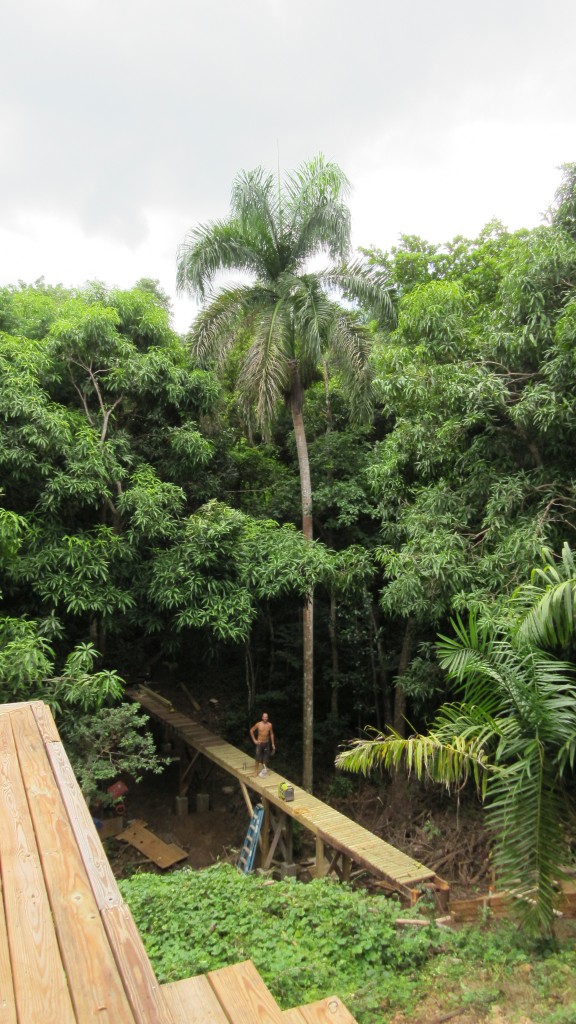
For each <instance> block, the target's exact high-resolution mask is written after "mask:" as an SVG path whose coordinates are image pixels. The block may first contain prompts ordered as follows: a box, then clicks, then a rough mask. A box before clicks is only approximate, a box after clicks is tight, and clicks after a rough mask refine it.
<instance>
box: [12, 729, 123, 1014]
mask: <svg viewBox="0 0 576 1024" xmlns="http://www.w3.org/2000/svg"><path fill="white" fill-rule="evenodd" d="M12 720H13V723H14V728H15V729H16V730H17V735H18V753H19V759H20V768H21V774H22V781H23V783H24V786H25V789H26V792H27V795H28V803H29V808H30V815H31V819H32V823H33V826H34V832H35V835H36V842H37V844H38V850H39V854H40V860H41V864H42V870H43V875H44V880H45V882H46V888H47V892H48V898H49V900H50V905H51V909H52V917H53V921H54V925H55V928H56V933H57V936H58V945H59V948H60V953H61V956H62V962H63V964H64V969H65V971H66V975H67V979H68V986H69V989H70V994H71V997H72V1002H73V1005H74V1010H75V1013H76V1019H77V1021H78V1022H79V1024H80V1022H84V1021H86V1022H90V1021H93V1020H96V1019H97V1020H98V1021H99V1022H102V1024H118V1022H126V1024H133V1021H134V1018H133V1016H132V1013H131V1011H130V1007H129V1004H128V1000H127V998H126V994H125V992H124V987H123V983H122V979H121V977H120V976H119V974H118V970H117V968H116V963H115V961H114V957H113V955H112V950H111V949H110V945H109V942H108V938H107V936H106V932H105V930H104V926H103V924H102V921H101V919H100V914H99V913H98V907H97V905H96V900H95V898H94V894H93V892H92V889H91V886H90V883H89V880H88V877H87V875H86V870H85V868H84V864H83V862H82V858H81V857H80V852H79V850H78V847H77V845H76V842H75V838H74V834H73V832H72V828H71V826H70V822H69V820H68V816H67V814H66V809H65V807H64V803H63V801H62V797H61V795H60V792H59V790H58V787H57V785H56V782H55V780H54V776H53V774H52V769H51V766H50V762H49V760H48V757H47V754H46V750H45V748H44V744H43V742H42V738H41V736H40V733H39V731H38V727H37V724H36V720H35V718H34V717H33V715H32V713H31V712H29V713H28V714H26V713H25V712H23V711H22V712H17V713H15V714H14V715H13V716H12Z"/></svg>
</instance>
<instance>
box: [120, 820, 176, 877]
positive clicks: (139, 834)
mask: <svg viewBox="0 0 576 1024" xmlns="http://www.w3.org/2000/svg"><path fill="white" fill-rule="evenodd" d="M116 839H121V840H122V842H124V843H130V845H131V846H134V847H135V848H136V849H137V850H140V852H141V853H144V854H145V855H146V857H148V858H149V859H150V860H153V861H154V863H155V864H157V865H158V867H159V868H169V867H172V865H173V864H177V863H178V861H181V860H186V858H187V857H188V854H187V852H186V850H183V849H182V848H181V847H180V846H176V844H175V843H165V842H164V841H163V840H162V839H159V837H158V836H156V835H154V833H153V832H151V831H150V829H148V828H146V827H145V826H144V823H143V822H142V821H134V822H132V823H131V824H130V825H129V826H128V828H125V829H124V831H123V832H119V833H118V835H117V836H116Z"/></svg>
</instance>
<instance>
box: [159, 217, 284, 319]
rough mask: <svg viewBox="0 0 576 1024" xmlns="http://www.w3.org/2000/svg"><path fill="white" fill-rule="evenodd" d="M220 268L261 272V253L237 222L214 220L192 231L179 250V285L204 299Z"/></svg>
mask: <svg viewBox="0 0 576 1024" xmlns="http://www.w3.org/2000/svg"><path fill="white" fill-rule="evenodd" d="M221 270H243V271H246V272H247V273H250V274H256V275H260V274H262V272H263V271H264V270H265V267H264V266H263V263H262V258H261V255H260V254H259V253H258V251H257V250H256V249H255V248H254V247H253V246H252V244H251V242H250V239H249V238H247V237H246V235H245V234H244V232H243V231H242V228H241V225H240V224H239V223H238V222H237V221H232V220H230V221H215V222H212V223H210V224H201V225H199V226H198V227H197V228H194V229H193V230H192V231H190V232H189V233H188V234H187V236H186V238H185V239H184V242H183V243H182V245H180V247H179V249H178V253H177V271H176V287H177V290H178V292H179V293H183V292H188V293H189V294H190V295H193V296H195V297H197V298H199V299H200V300H202V301H204V299H205V298H206V294H207V291H208V290H209V289H210V287H211V286H212V282H213V280H214V277H215V276H216V274H217V273H218V272H219V271H221Z"/></svg>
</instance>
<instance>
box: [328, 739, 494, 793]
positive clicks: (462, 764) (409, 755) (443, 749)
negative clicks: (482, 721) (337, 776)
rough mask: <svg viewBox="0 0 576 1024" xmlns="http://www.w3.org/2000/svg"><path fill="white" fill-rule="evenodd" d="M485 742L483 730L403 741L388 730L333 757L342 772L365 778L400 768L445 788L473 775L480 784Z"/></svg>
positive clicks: (353, 743)
mask: <svg viewBox="0 0 576 1024" xmlns="http://www.w3.org/2000/svg"><path fill="white" fill-rule="evenodd" d="M485 742H486V735H485V731H484V729H483V730H481V732H480V736H479V737H477V736H470V737H469V738H466V737H463V736H461V735H456V734H455V733H454V732H453V733H452V734H451V737H450V740H448V739H446V738H445V737H442V736H440V735H439V734H437V733H436V732H434V731H431V732H430V733H428V735H427V736H419V735H416V736H410V737H408V738H407V739H403V738H402V737H400V736H399V735H398V733H396V732H394V730H392V729H390V730H389V732H388V733H386V734H377V735H376V736H375V738H374V739H369V740H353V741H352V742H351V744H350V745H349V749H348V750H343V751H341V752H340V753H339V754H338V756H337V757H336V766H337V767H338V768H341V769H343V770H344V771H350V772H360V773H362V774H364V775H368V774H369V773H370V772H371V771H373V770H374V769H375V768H380V767H382V768H389V769H396V768H399V767H400V766H402V767H404V769H405V770H406V771H407V772H408V773H411V772H413V773H414V774H415V775H416V778H418V779H422V778H424V777H425V776H427V777H429V778H431V779H433V780H434V781H435V782H441V783H443V784H444V785H445V786H446V787H447V788H450V786H452V785H462V784H463V783H465V782H466V781H467V780H468V778H469V777H470V776H471V775H472V776H473V777H474V779H475V780H476V783H477V784H479V785H482V777H483V771H484V769H485V768H486V767H487V758H486V756H485V753H484V750H483V747H484V744H485Z"/></svg>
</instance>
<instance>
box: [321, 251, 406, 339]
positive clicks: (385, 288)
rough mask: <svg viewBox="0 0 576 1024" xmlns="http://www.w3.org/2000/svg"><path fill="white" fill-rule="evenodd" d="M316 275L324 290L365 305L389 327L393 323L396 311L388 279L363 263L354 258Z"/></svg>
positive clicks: (380, 272)
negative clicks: (333, 290)
mask: <svg viewBox="0 0 576 1024" xmlns="http://www.w3.org/2000/svg"><path fill="white" fill-rule="evenodd" d="M319 276H320V277H321V279H322V281H323V282H324V285H325V286H326V287H328V288H333V289H338V290H339V291H341V292H342V293H343V294H344V295H345V296H346V297H347V298H349V299H355V300H357V301H358V302H361V303H362V304H363V305H365V306H368V307H369V308H370V309H372V310H373V311H374V313H375V314H376V315H377V316H378V317H379V318H381V319H382V320H384V321H387V322H388V323H390V324H393V323H394V322H395V320H396V309H395V306H394V299H393V292H392V290H391V288H390V284H389V281H388V278H387V277H386V275H385V274H384V273H383V272H382V271H379V270H377V269H376V268H374V267H371V266H369V265H368V264H367V263H366V262H365V261H364V260H362V259H356V260H354V261H352V262H351V263H348V264H343V265H342V266H340V267H333V268H330V269H329V270H325V271H322V272H321V273H320V274H319Z"/></svg>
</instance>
